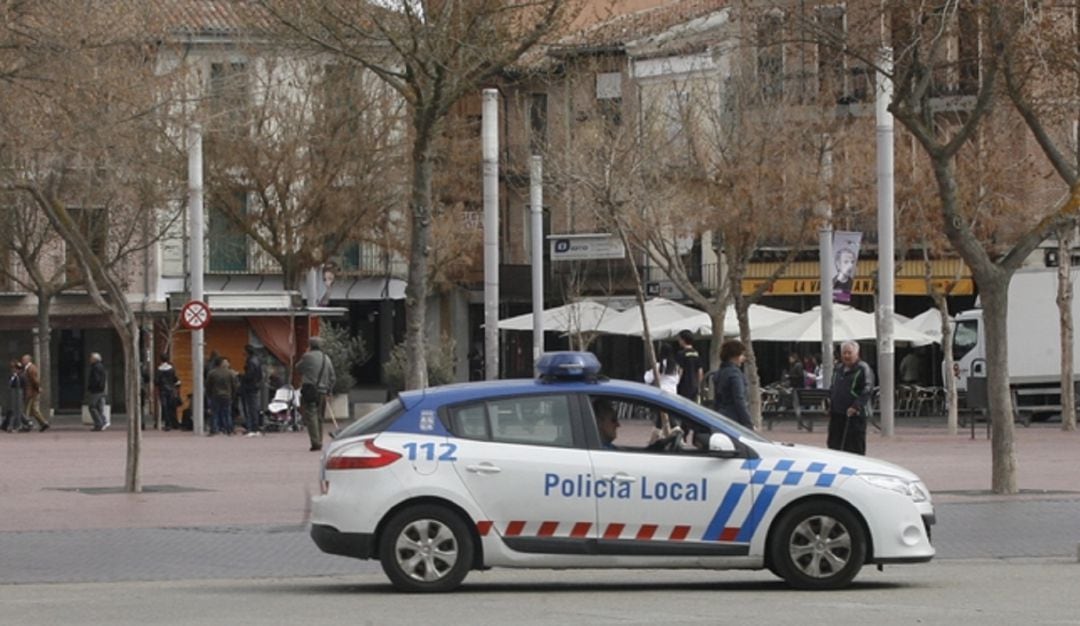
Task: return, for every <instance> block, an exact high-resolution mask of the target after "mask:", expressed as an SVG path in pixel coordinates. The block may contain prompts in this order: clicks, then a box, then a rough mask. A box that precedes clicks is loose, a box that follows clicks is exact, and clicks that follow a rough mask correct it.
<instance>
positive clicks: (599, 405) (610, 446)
mask: <svg viewBox="0 0 1080 626" xmlns="http://www.w3.org/2000/svg"><path fill="white" fill-rule="evenodd" d="M593 416H595V417H596V430H598V431H599V432H600V447H602V448H604V449H605V450H616V449H617V448H616V447H615V438H616V437H618V436H619V417H618V415H616V414H615V407H614V406H612V405H611V401H610V400H604V399H597V400H593Z"/></svg>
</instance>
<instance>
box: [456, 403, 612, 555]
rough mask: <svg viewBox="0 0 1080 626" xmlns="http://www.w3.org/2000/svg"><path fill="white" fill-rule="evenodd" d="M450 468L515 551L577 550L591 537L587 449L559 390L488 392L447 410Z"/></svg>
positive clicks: (481, 527)
mask: <svg viewBox="0 0 1080 626" xmlns="http://www.w3.org/2000/svg"><path fill="white" fill-rule="evenodd" d="M450 414H451V415H450V417H451V422H452V425H453V430H454V431H455V434H457V435H458V436H459V437H462V438H460V439H455V443H456V444H457V446H458V448H457V452H458V462H457V463H456V464H455V469H456V471H457V473H458V475H459V476H460V477H461V481H462V482H463V483H464V485H465V487H466V489H468V491H469V494H470V495H471V496H472V498H473V499H474V500H475V501H476V503H477V505H478V506H479V507H480V509H481V510H482V511H483V513H484V515H485V516H486V517H485V519H483V520H479V521H478V524H477V526H478V531H479V533H480V534H481V535H482V536H487V535H488V534H489V533H494V534H497V535H498V536H499V537H501V538H502V539H503V541H504V543H506V545H507V546H508V547H510V548H511V549H512V550H516V551H519V552H541V553H568V554H581V553H584V552H586V550H587V549H588V548H587V547H586V543H587V542H588V541H589V540H591V539H595V537H596V504H595V501H594V500H593V497H592V492H591V483H590V482H589V481H590V479H591V476H592V468H591V466H590V465H589V452H588V451H587V450H586V449H584V448H583V447H582V444H581V439H582V435H581V428H580V425H578V426H575V425H574V420H573V419H572V416H571V407H570V402H569V400H568V398H567V396H565V395H559V394H552V395H537V396H527V397H515V398H506V399H496V400H489V401H487V402H482V403H476V404H472V405H468V406H462V407H458V408H455V409H452V410H451V411H450Z"/></svg>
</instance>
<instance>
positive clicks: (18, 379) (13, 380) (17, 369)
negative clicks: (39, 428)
mask: <svg viewBox="0 0 1080 626" xmlns="http://www.w3.org/2000/svg"><path fill="white" fill-rule="evenodd" d="M25 382H26V381H25V378H24V377H23V366H22V363H20V362H19V360H18V359H12V360H11V377H10V378H8V388H9V396H8V397H9V399H10V400H11V408H10V409H9V410H8V415H7V418H6V419H5V420H4V423H3V430H5V431H7V432H9V433H13V432H15V431H19V432H27V431H29V430H30V424H29V423H27V421H26V416H25V415H23V386H24V384H25Z"/></svg>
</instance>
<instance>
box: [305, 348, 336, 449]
mask: <svg viewBox="0 0 1080 626" xmlns="http://www.w3.org/2000/svg"><path fill="white" fill-rule="evenodd" d="M308 345H309V348H308V351H307V352H305V353H304V356H303V357H301V358H300V364H299V365H297V369H298V370H300V381H301V384H300V412H301V413H302V414H303V415H304V423H305V424H306V425H307V429H308V438H309V439H310V440H311V451H312V452H314V451H316V450H322V420H323V412H324V411H325V410H326V396H327V395H329V394H330V393H332V392H333V390H334V381H335V380H336V376H335V375H334V364H333V362H331V361H330V357H329V356H327V354H326V353H325V352H323V351H322V339H321V338H320V337H312V338H311V339H310V340H308Z"/></svg>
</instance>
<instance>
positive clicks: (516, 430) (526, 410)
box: [487, 395, 574, 448]
mask: <svg viewBox="0 0 1080 626" xmlns="http://www.w3.org/2000/svg"><path fill="white" fill-rule="evenodd" d="M487 409H488V411H487V414H488V415H487V416H488V420H489V425H490V428H491V439H492V441H499V442H502V443H524V444H533V445H544V446H559V447H566V448H568V447H571V446H573V444H574V435H573V431H572V429H571V425H570V424H571V422H570V401H569V399H568V398H567V397H566V396H562V395H544V396H531V397H524V398H506V399H501V400H493V401H490V402H488V403H487Z"/></svg>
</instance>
